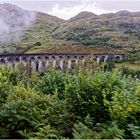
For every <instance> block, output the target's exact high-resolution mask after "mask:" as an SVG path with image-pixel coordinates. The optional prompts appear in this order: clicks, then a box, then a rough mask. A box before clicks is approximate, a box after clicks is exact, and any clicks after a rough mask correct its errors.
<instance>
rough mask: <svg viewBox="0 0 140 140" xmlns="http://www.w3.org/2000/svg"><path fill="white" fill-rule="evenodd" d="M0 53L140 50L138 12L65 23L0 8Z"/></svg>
mask: <svg viewBox="0 0 140 140" xmlns="http://www.w3.org/2000/svg"><path fill="white" fill-rule="evenodd" d="M0 13H2V14H1V15H0V25H1V26H2V27H3V28H1V29H0V42H1V49H0V51H1V53H10V52H11V51H12V52H16V53H40V52H49V53H50V52H51V53H60V52H61V53H63V52H64V53H68V52H71V53H73V52H74V53H79V52H82V53H83V52H85V53H94V52H95V50H98V51H101V50H104V51H109V50H111V51H112V50H113V51H119V52H126V51H132V50H140V12H129V11H119V12H117V13H108V14H101V15H96V14H94V13H91V12H87V11H84V12H81V13H79V14H78V15H76V16H75V17H73V18H71V19H69V20H63V19H60V18H57V17H55V16H52V15H49V14H45V13H41V12H30V11H26V10H23V9H21V8H19V7H17V6H15V5H12V4H1V5H0Z"/></svg>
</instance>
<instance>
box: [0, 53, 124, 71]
mask: <svg viewBox="0 0 140 140" xmlns="http://www.w3.org/2000/svg"><path fill="white" fill-rule="evenodd" d="M109 58H111V59H113V60H118V61H121V60H123V59H124V54H1V55H0V64H1V65H3V66H7V67H14V68H16V66H17V65H18V64H20V63H22V64H24V65H26V64H31V68H32V69H33V70H35V71H37V70H38V71H39V72H42V70H43V69H44V68H48V67H49V66H50V65H52V66H53V68H55V67H56V65H57V63H58V61H59V67H60V69H61V70H63V69H64V66H65V64H66V63H67V68H68V69H71V68H72V63H75V65H76V66H78V65H79V61H80V60H81V61H82V63H83V64H84V62H85V60H87V59H91V60H92V59H93V60H96V62H97V63H98V64H99V63H100V62H101V61H102V62H104V63H106V62H107V60H108V59H109ZM51 60H52V61H51ZM65 60H67V62H66V63H65Z"/></svg>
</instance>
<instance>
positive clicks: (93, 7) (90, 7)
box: [48, 0, 116, 20]
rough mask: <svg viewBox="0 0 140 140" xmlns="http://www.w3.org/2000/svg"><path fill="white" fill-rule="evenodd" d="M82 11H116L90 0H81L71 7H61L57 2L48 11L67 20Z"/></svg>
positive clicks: (100, 12) (97, 12)
mask: <svg viewBox="0 0 140 140" xmlns="http://www.w3.org/2000/svg"><path fill="white" fill-rule="evenodd" d="M82 11H89V12H93V13H95V14H98V15H99V14H102V13H109V12H116V11H110V10H105V9H102V8H101V7H100V6H99V5H98V3H97V2H94V1H91V0H81V2H80V3H79V4H78V5H75V6H73V7H63V8H62V7H60V5H59V4H58V3H57V4H56V5H55V6H54V7H52V9H51V11H49V12H48V13H49V14H51V15H55V16H57V17H59V18H62V19H66V20H67V19H69V18H71V17H73V16H75V15H77V14H78V13H80V12H82Z"/></svg>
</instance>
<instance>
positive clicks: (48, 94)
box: [0, 69, 140, 139]
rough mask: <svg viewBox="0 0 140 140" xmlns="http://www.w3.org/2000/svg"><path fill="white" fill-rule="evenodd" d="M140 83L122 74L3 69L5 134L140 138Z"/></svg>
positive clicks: (0, 90)
mask: <svg viewBox="0 0 140 140" xmlns="http://www.w3.org/2000/svg"><path fill="white" fill-rule="evenodd" d="M139 103H140V81H139V80H138V79H136V78H132V77H131V76H125V75H124V74H122V72H103V71H101V70H98V71H95V72H94V73H82V72H80V71H79V73H77V74H76V73H75V74H70V73H63V72H61V71H55V70H50V71H46V72H45V73H44V74H42V75H38V74H36V73H32V74H31V75H30V77H29V78H28V79H25V77H24V75H23V74H21V73H20V72H16V71H11V70H8V69H0V138H27V139H29V138H56V139H57V138H75V139H82V138H85V139H89V138H92V139H93V138H97V139H115V138H120V139H123V138H135V139H136V138H140V118H139V116H140V105H139Z"/></svg>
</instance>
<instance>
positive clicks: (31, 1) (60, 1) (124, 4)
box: [0, 0, 140, 19]
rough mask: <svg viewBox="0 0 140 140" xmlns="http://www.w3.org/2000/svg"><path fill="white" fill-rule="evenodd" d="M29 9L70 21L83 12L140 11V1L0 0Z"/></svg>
mask: <svg viewBox="0 0 140 140" xmlns="http://www.w3.org/2000/svg"><path fill="white" fill-rule="evenodd" d="M2 3H13V4H16V5H17V6H19V7H21V8H24V9H27V10H35V11H42V12H45V13H48V14H51V15H54V16H57V17H60V18H63V19H69V18H71V17H73V16H75V15H76V14H78V13H80V12H81V11H89V12H93V13H95V14H102V13H109V12H116V11H119V10H129V11H140V0H0V4H2Z"/></svg>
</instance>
